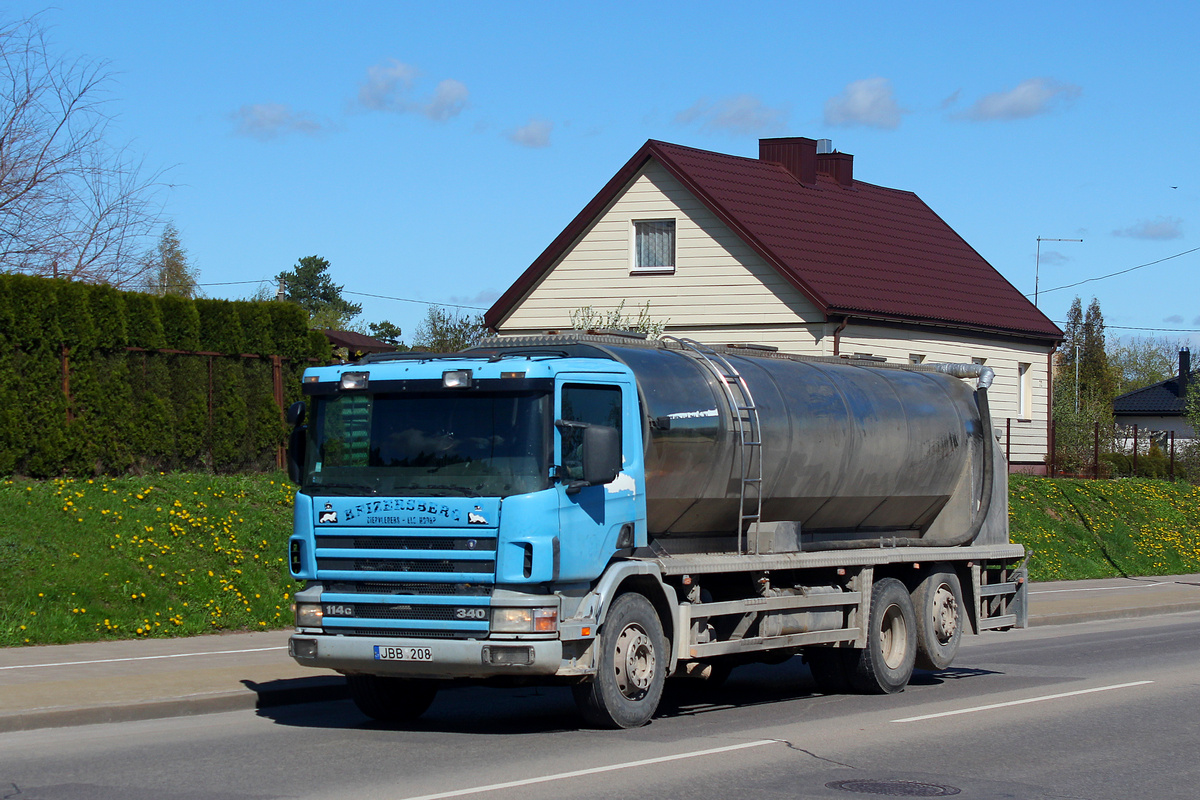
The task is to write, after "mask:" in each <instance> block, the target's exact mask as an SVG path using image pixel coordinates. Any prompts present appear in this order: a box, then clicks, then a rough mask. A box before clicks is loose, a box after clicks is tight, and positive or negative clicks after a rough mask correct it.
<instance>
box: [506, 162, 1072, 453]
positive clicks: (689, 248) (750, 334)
mask: <svg viewBox="0 0 1200 800" xmlns="http://www.w3.org/2000/svg"><path fill="white" fill-rule="evenodd" d="M639 219H674V220H675V221H676V223H675V225H676V259H675V260H676V264H675V272H674V273H673V274H631V248H632V236H633V233H632V232H633V224H632V223H633V221H634V220H639ZM622 300H624V301H625V311H626V313H631V314H632V315H635V316H636V314H637V313H638V311H639V310H640V309H641V307H643V306H644V305H645V304H646V303H647V301H648V302H649V303H650V316H651V317H652V318H653V319H655V320H665V321H666V322H667V332H668V333H670V334H672V335H675V336H685V337H689V338H693V339H697V340H698V341H702V342H706V343H711V344H728V343H732V342H748V341H749V342H757V343H759V344H767V345H773V346H775V347H778V348H779V349H780V350H783V351H785V352H792V353H801V354H807V355H827V356H831V355H833V339H834V336H833V332H834V329H835V328H836V327H837V323H836V322H834V323H826V322H825V321H824V319H823V315H822V314H821V312H820V311H818V309H817V308H816V307H815V306H814V305H813V304H812V303H811V302H810V301H809V300H808V299H807V298H806V297H804V296H803V295H802V294H801V293H800V292H799V291H798V290H797V289H796V288H795V287H793V286H792V285H791V284H790V283H788V282H787V281H785V280H784V279H783V278H782V277H780V275H779V273H777V272H776V271H775V270H774V269H773V268H771V267H770V266H768V265H767V264H766V262H764V261H763V260H762V259H761V258H760V257H759V256H758V255H757V254H756V253H755V252H754V251H753V250H751V249H750V248H749V247H748V246H747V245H746V244H745V243H744V242H743V241H742V240H741V239H740V238H739V237H738V236H737V235H736V234H734V233H733V232H732V231H731V230H730V229H729V228H728V227H727V226H726V225H725V224H724V223H723V222H721V221H720V220H719V219H717V218H716V217H715V216H714V215H713V214H712V213H711V212H710V211H709V210H708V209H707V208H706V207H705V206H704V205H703V204H702V203H701V202H700V201H699V200H698V199H696V198H695V196H693V195H692V194H691V193H690V192H689V191H688V190H687V189H685V188H684V187H683V186H682V185H681V184H679V182H678V181H676V180H675V179H674V178H673V177H671V176H670V175H669V174H668V173H667V172H666V170H664V169H663V168H662V167H661V166H659V165H658V164H657V162H654V161H651V162H649V163H648V164H647V166H646V168H645V169H643V170H642V172H641V173H640V174H638V175H637V176H636V177H635V178H634V179H633V180H632V181H631V182H630V184H629V186H628V187H627V189H626V190H625V191H624V192H623V193H621V194H620V195H618V197H617V199H616V200H614V201H613V203H612V204H611V205H610V206H609V208H608V209H606V210H605V211H604V212H603V213H602V214H600V215H599V217H598V218H597V220H596V221H595V223H594V224H593V225H592V226H591V227H590V228H588V229H587V230H586V231H585V232H584V233H583V234H582V235H581V236H580V238H579V239H578V240H577V241H576V243H575V244H574V246H572V247H571V248H570V249H569V250H568V251H567V252H566V253H565V254H564V255H563V256H562V257H561V258H560V259H559V261H558V262H557V263H556V264H555V265H554V266H553V268H551V269H550V270H549V271H548V272H547V274H546V275H545V277H543V278H542V280H541V281H540V282H539V283H538V284H537V285H536V286H535V287H534V288H533V289H532V290H531V291H530V293H529V294H528V295H526V297H525V298H524V299H523V300H522V301H521V302H520V303H518V304H517V306H516V307H515V308H514V309H513V311H512V312H511V313H510V314H509V316H508V317H507V318H506V319H505V320H504V321H503V322H502V323H501V324H500V330H501V332H502V333H533V332H538V331H545V330H551V329H558V328H564V327H567V326H569V325H570V316H571V312H572V311H575V310H577V309H580V308H583V307H585V306H591V307H593V308H594V309H595V310H596V311H599V312H604V311H608V310H611V309H614V308H616V307H617V306H618V304H620V303H621V301H622ZM839 349H840V352H841V353H842V354H845V355H849V354H852V353H858V352H861V353H871V354H872V355H876V356H884V357H886V358H887V360H888V361H889V362H900V363H908V361H909V356H910V354H920V355H923V356H924V357H925V358H924V360H925V362H926V363H934V362H939V361H950V362H964V363H970V362H971V360H972V358H983V359H985V363H986V364H987V366H990V367H991V368H992V369H993V370H995V372H996V380H995V383H994V384H993V386H992V389H991V391H990V393H989V399H990V400H991V408H992V416H993V419H994V422H995V425H996V428H997V430H999V431H1000V432H1001V433H1002V434H1004V433H1005V432H1006V431H1007V430H1008V429H1009V428H1010V427H1011V432H1012V433H1011V442H1008V441H1002V445H1003V446H1005V447H1006V448H1007V449H1008V450H1009V452H1010V454H1011V460H1012V461H1013V462H1015V463H1020V462H1025V463H1032V462H1041V460H1042V457H1043V456H1044V454H1045V452H1046V443H1047V442H1046V439H1047V408H1048V397H1049V383H1050V382H1049V373H1048V369H1049V360H1048V358H1047V352H1048V348H1046V347H1037V346H1034V345H1026V344H1020V343H1012V344H1006V343H1002V342H998V341H996V340H989V339H982V338H974V337H971V336H969V335H962V334H957V333H953V332H949V331H948V332H946V333H945V334H938V335H934V334H929V333H919V332H912V331H905V330H902V329H898V328H887V327H872V326H869V325H867V324H865V323H862V324H860V323H856V322H855V321H854V320H853V319H852V320H851V322H850V324H849V325H848V326H847V327H846V328H845V330H843V331H842V334H841V336H840V348H839ZM1021 363H1026V364H1030V369H1029V380H1030V388H1031V394H1032V408H1031V412H1032V413H1031V414H1029V415H1028V418H1027V419H1021V418H1019V417H1018V413H1017V411H1018V408H1019V403H1020V396H1019V393H1018V377H1017V370H1018V364H1021ZM1010 419H1011V423H1010V422H1009V420H1010Z"/></svg>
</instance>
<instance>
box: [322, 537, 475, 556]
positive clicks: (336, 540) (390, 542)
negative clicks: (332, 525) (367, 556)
mask: <svg viewBox="0 0 1200 800" xmlns="http://www.w3.org/2000/svg"><path fill="white" fill-rule="evenodd" d="M317 549H318V550H321V549H329V550H442V551H445V550H463V551H466V552H480V553H483V552H489V551H490V552H495V550H496V540H495V539H493V538H491V537H486V538H480V537H477V536H439V537H436V538H434V537H428V536H426V537H418V536H413V537H408V536H318V537H317Z"/></svg>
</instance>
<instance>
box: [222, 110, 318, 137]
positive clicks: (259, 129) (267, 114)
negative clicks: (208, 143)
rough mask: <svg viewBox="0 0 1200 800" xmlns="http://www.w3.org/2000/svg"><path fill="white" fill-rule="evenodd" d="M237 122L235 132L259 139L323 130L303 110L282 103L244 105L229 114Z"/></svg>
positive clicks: (315, 132)
mask: <svg viewBox="0 0 1200 800" xmlns="http://www.w3.org/2000/svg"><path fill="white" fill-rule="evenodd" d="M229 118H230V119H232V120H233V121H234V122H236V123H237V129H236V130H235V133H237V134H238V135H239V136H249V137H252V138H254V139H259V140H261V141H267V140H269V139H275V138H277V137H279V136H282V135H284V134H287V133H304V134H308V135H313V134H317V133H320V132H321V130H323V126H322V125H321V123H319V122H317V121H316V120H314V119H313V118H312V117H310V116H309V115H308V114H306V113H304V112H296V111H292V109H291V106H287V105H284V104H282V103H255V104H253V105H245V106H242V107H241V108H239V109H238V110H237V111H234V112H233V113H232V114H230V115H229Z"/></svg>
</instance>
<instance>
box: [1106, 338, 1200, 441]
mask: <svg viewBox="0 0 1200 800" xmlns="http://www.w3.org/2000/svg"><path fill="white" fill-rule="evenodd" d="M1198 380H1200V372H1197V371H1193V370H1192V354H1191V352H1190V351H1189V350H1187V349H1184V350H1180V351H1179V373H1178V374H1176V375H1175V376H1174V377H1171V378H1168V379H1167V380H1165V381H1159V382H1158V383H1155V384H1152V385H1150V386H1146V387H1143V388H1141V389H1134V390H1133V391H1132V392H1126V393H1125V394H1123V395H1120V396H1118V397H1117V398H1116V399H1115V400H1113V417H1114V418H1115V419H1116V422H1117V425H1119V426H1121V427H1123V428H1126V429H1127V430H1129V431H1131V430H1132V429H1133V426H1134V425H1136V426H1137V427H1138V431H1139V432H1140V433H1143V434H1145V435H1144V436H1143V438H1142V441H1146V440H1147V439H1150V438H1158V439H1159V440H1160V441H1165V440H1166V439H1167V438H1169V436H1170V434H1172V433H1173V434H1175V438H1176V439H1194V438H1196V431H1195V429H1194V428H1193V427H1192V424H1191V423H1190V422H1189V421H1188V418H1187V411H1186V405H1187V395H1188V391H1189V389H1190V388H1193V387H1195V386H1196V381H1198Z"/></svg>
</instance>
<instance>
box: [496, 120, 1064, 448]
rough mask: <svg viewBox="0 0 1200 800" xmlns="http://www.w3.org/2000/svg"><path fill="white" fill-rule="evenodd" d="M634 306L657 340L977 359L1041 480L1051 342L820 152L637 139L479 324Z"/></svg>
mask: <svg viewBox="0 0 1200 800" xmlns="http://www.w3.org/2000/svg"><path fill="white" fill-rule="evenodd" d="M622 303H624V310H625V311H626V312H629V311H632V312H634V314H636V313H637V312H638V311H640V310H642V309H645V308H647V304H648V309H649V316H650V317H651V318H652V319H655V320H658V321H665V322H666V326H667V332H668V333H670V334H672V335H675V336H685V337H689V338H693V339H696V340H698V341H701V342H708V343H714V344H726V343H731V342H756V343H760V344H766V345H772V346H775V347H778V348H779V349H780V350H783V351H786V352H793V353H800V354H810V355H825V356H846V357H849V356H851V355H862V354H870V355H872V356H874V357H877V358H885V359H887V360H888V361H891V362H901V363H921V362H939V361H952V362H972V361H974V362H977V363H986V364H987V365H988V366H991V367H992V368H993V369H994V370H995V372H996V381H995V383H994V385H993V388H992V391H991V397H992V410H993V414H994V415H995V417H996V419H995V422H996V427H997V430H1000V431H1003V432H1004V436H1005V441H1004V445H1005V447H1006V450H1007V451H1008V453H1009V461H1010V463H1011V464H1013V465H1014V467H1017V468H1022V469H1027V470H1030V471H1037V470H1038V469H1039V468H1040V467H1043V457H1044V455H1045V452H1046V442H1047V437H1048V429H1049V421H1050V396H1051V393H1050V380H1051V359H1052V353H1053V350H1054V347H1055V346H1056V344H1057V343H1058V342H1059V341H1060V340H1061V338H1062V331H1060V330H1059V328H1058V327H1057V326H1056V325H1055V324H1054V323H1053V322H1051V321H1050V320H1049V319H1048V318H1047V317H1046V316H1045V315H1044V314H1042V313H1041V312H1040V311H1039V310H1038V309H1037V308H1036V307H1034V305H1033V304H1032V303H1031V302H1029V300H1028V299H1026V298H1025V297H1024V296H1023V295H1022V294H1021V293H1020V292H1019V291H1017V289H1016V288H1015V287H1014V286H1013V285H1012V284H1010V283H1009V282H1008V281H1007V280H1005V279H1004V277H1003V276H1002V275H1000V273H999V272H997V271H996V269H995V268H994V267H992V266H991V265H990V264H989V263H988V262H987V261H986V260H985V259H984V258H983V257H982V256H981V255H979V253H977V252H976V251H975V250H974V248H972V247H971V246H970V245H969V244H968V243H967V242H966V241H964V240H963V239H962V237H960V236H959V235H958V234H957V233H955V232H954V230H953V229H952V228H951V227H950V226H949V225H947V224H946V222H945V221H944V220H942V219H941V217H939V216H938V215H937V214H936V213H934V211H933V210H932V209H931V208H929V206H927V205H926V204H925V203H924V202H922V201H921V199H920V198H919V197H917V195H915V194H913V193H912V192H908V191H902V190H898V189H889V188H886V187H882V186H876V185H874V184H870V183H866V182H864V181H861V180H858V179H857V178H855V176H854V157H853V156H851V155H849V154H847V153H839V152H836V151H834V150H833V149H832V147H830V146H829V144H828V140H822V142H820V143H818V142H817V141H816V140H814V139H806V138H800V137H794V138H782V139H762V140H760V141H759V155H758V158H746V157H742V156H732V155H726V154H723V153H714V152H710V151H706V150H697V149H695V148H691V147H683V146H681V145H676V144H670V143H667V142H660V141H654V140H651V141H648V142H646V144H645V145H643V146H642V147H641V149H639V150H638V151H637V153H635V154H634V156H633V158H631V159H630V160H629V161H628V162H626V164H625V165H624V166H623V167H621V169H620V170H619V171H618V172H617V173H616V175H614V176H613V178H612V179H611V180H610V181H609V182H608V183H607V184H606V185H605V186H604V187H603V188H602V189H601V190H600V192H599V193H598V194H597V195H596V196H595V197H594V198H592V200H591V202H589V203H588V204H587V205H586V206H585V207H584V208H583V210H582V211H580V212H579V214H578V215H577V216H576V217H575V218H574V219H573V220H572V221H571V223H570V224H569V225H568V226H567V227H566V228H565V229H564V230H563V231H562V233H560V234H559V235H558V236H557V237H556V238H555V239H554V241H553V242H551V243H550V245H549V246H548V247H547V248H546V250H545V251H544V252H543V253H542V254H541V255H540V256H538V258H537V259H536V260H535V261H534V262H533V263H532V264H531V265H530V266H529V268H528V269H526V270H525V272H524V273H522V275H521V276H520V277H519V278H518V279H517V281H516V282H515V283H514V284H513V285H512V286H511V287H509V289H508V291H506V292H505V293H504V294H503V295H502V296H501V297H500V299H499V300H497V301H496V303H495V304H494V305H493V306H492V307H491V309H489V310H488V312H487V314H486V315H485V317H484V319H485V322H486V323H487V324H488V326H489V327H491V328H492V329H493V330H497V331H500V332H502V333H533V332H540V331H545V330H553V329H561V328H564V327H570V324H571V323H570V319H571V314H572V312H575V311H578V310H580V309H584V308H588V307H590V308H591V309H593V310H594V311H596V312H601V313H603V312H608V311H612V310H614V309H616V308H618V307H621V304H622Z"/></svg>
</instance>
